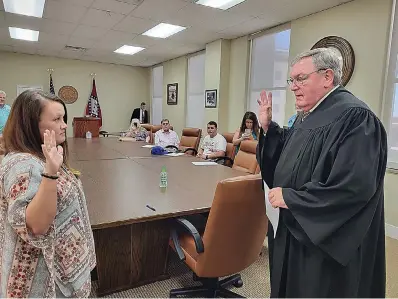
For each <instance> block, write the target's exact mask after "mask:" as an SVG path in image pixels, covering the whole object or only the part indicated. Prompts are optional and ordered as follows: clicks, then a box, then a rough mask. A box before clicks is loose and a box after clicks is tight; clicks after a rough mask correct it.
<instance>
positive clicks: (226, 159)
mask: <svg viewBox="0 0 398 299" xmlns="http://www.w3.org/2000/svg"><path fill="white" fill-rule="evenodd" d="M220 161H224V162H223V163H222V164H223V165H224V166H227V165H226V163H225V162H227V161H228V162H229V163H230V164H231V166H232V165H233V164H234V160H232V159H231V158H230V157H227V156H224V157H218V158H216V159H215V160H214V162H216V163H218V162H220Z"/></svg>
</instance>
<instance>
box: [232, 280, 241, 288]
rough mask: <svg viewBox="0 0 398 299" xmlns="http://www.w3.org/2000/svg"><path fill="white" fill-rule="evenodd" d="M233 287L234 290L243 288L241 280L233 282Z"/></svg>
mask: <svg viewBox="0 0 398 299" xmlns="http://www.w3.org/2000/svg"><path fill="white" fill-rule="evenodd" d="M234 287H236V288H241V287H243V280H242V279H239V280H237V281H235V282H234Z"/></svg>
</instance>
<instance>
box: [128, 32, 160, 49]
mask: <svg viewBox="0 0 398 299" xmlns="http://www.w3.org/2000/svg"><path fill="white" fill-rule="evenodd" d="M160 42H161V39H158V38H152V37H149V36H145V35H137V36H136V37H134V38H133V40H132V44H134V45H137V46H141V47H144V48H148V47H151V46H154V45H157V44H159V43H160Z"/></svg>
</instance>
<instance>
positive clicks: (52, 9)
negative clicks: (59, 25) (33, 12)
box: [43, 0, 87, 23]
mask: <svg viewBox="0 0 398 299" xmlns="http://www.w3.org/2000/svg"><path fill="white" fill-rule="evenodd" d="M86 11H87V8H83V7H82V6H77V5H72V4H70V3H66V2H60V1H52V0H47V2H46V6H45V8H44V14H43V17H44V18H46V19H51V20H56V21H65V22H69V23H79V21H80V20H81V18H82V17H83V15H84V14H85V13H86Z"/></svg>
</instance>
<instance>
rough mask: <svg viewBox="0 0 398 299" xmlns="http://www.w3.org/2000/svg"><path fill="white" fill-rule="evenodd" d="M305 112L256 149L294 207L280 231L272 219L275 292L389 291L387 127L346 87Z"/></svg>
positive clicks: (266, 173)
mask: <svg viewBox="0 0 398 299" xmlns="http://www.w3.org/2000/svg"><path fill="white" fill-rule="evenodd" d="M301 117H302V115H300V114H299V115H298V117H297V118H296V121H295V123H294V125H293V127H292V128H290V129H282V128H280V127H279V126H278V125H277V124H276V123H274V122H271V123H270V125H269V127H268V130H267V132H266V134H264V132H263V131H262V132H261V134H260V140H259V146H258V149H257V150H258V152H257V159H258V162H259V165H260V167H261V174H262V177H263V179H264V181H265V182H266V183H267V184H268V186H269V187H270V189H271V188H276V187H281V188H282V195H283V199H284V201H285V204H286V206H287V209H285V208H280V218H279V225H278V229H277V234H276V237H275V238H274V237H273V236H274V234H273V228H272V225H271V224H270V225H269V231H268V244H269V255H270V256H269V259H270V273H271V297H384V296H385V234H384V192H383V179H384V174H385V170H386V159H387V158H386V157H387V142H386V132H385V130H384V128H383V126H382V124H381V122H380V121H379V119H378V118H377V117H376V116H375V115H374V113H373V112H372V111H371V110H370V109H369V108H368V107H367V106H366V105H365V104H364V103H363V102H361V101H360V100H358V99H357V98H356V97H355V96H353V95H352V94H351V93H350V92H348V91H347V90H346V89H345V88H343V87H338V88H337V89H335V90H334V91H332V93H331V94H329V95H328V96H327V97H326V98H325V99H324V100H323V101H322V102H321V103H320V104H319V106H318V107H316V109H315V110H314V111H313V112H311V113H310V114H309V115H308V116H307V117H306V118H305V119H304V120H303V121H301Z"/></svg>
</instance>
